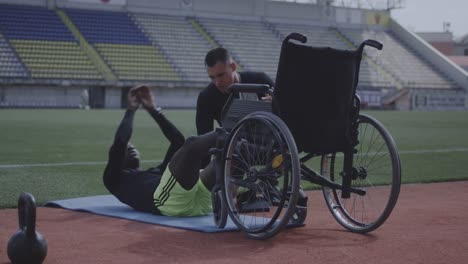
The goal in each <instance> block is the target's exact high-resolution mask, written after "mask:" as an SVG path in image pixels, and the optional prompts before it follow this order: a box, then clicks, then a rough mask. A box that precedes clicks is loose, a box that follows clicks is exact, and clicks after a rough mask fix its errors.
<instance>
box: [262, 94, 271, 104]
mask: <svg viewBox="0 0 468 264" xmlns="http://www.w3.org/2000/svg"><path fill="white" fill-rule="evenodd" d="M261 101H266V102H271V101H273V97H272V96H271V95H269V94H267V95H265V96H263V97H262V98H261Z"/></svg>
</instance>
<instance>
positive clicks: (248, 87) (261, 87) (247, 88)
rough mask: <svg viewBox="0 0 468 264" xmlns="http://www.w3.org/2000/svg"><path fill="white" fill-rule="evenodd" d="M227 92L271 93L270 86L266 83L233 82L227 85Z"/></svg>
mask: <svg viewBox="0 0 468 264" xmlns="http://www.w3.org/2000/svg"><path fill="white" fill-rule="evenodd" d="M228 92H229V93H267V94H272V93H273V91H272V90H271V89H270V86H268V85H266V84H254V83H235V84H232V85H231V86H229V87H228Z"/></svg>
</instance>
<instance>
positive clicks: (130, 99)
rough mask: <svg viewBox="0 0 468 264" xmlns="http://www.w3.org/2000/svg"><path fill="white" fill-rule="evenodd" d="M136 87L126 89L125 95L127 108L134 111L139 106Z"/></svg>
mask: <svg viewBox="0 0 468 264" xmlns="http://www.w3.org/2000/svg"><path fill="white" fill-rule="evenodd" d="M137 88H138V86H137V87H133V88H131V89H130V90H129V91H128V96H127V109H128V110H131V111H135V110H137V109H138V107H139V106H140V103H141V101H140V97H139V96H138V91H137Z"/></svg>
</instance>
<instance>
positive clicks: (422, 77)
mask: <svg viewBox="0 0 468 264" xmlns="http://www.w3.org/2000/svg"><path fill="white" fill-rule="evenodd" d="M340 31H341V32H342V33H343V34H344V35H345V36H347V37H348V38H349V39H350V40H351V41H352V42H353V43H355V44H357V43H360V42H362V40H364V39H368V38H372V39H375V40H378V41H380V42H381V43H382V44H383V45H384V47H385V48H384V50H382V51H380V52H379V51H375V50H372V49H368V50H366V54H367V55H368V56H370V57H371V58H372V59H373V60H375V61H377V62H378V63H379V64H381V65H383V66H384V67H385V68H386V69H387V70H388V71H389V72H391V73H392V74H393V75H394V76H396V77H397V78H398V79H399V80H401V82H402V83H403V85H404V86H405V87H408V88H430V89H434V88H435V89H437V88H439V89H440V88H442V89H447V88H455V85H454V84H453V83H452V82H451V81H450V80H449V79H448V78H447V77H445V76H443V75H442V74H441V73H439V72H438V70H437V69H436V68H435V67H433V66H431V65H430V64H429V63H428V62H427V61H425V60H424V59H423V58H422V57H420V56H419V55H418V54H417V52H415V51H413V50H411V49H410V48H409V47H407V46H406V45H405V43H403V42H402V41H399V40H398V38H397V37H396V36H394V35H393V34H392V33H391V32H388V31H383V30H365V29H345V28H341V29H340Z"/></svg>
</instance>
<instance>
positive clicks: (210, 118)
mask: <svg viewBox="0 0 468 264" xmlns="http://www.w3.org/2000/svg"><path fill="white" fill-rule="evenodd" d="M239 76H240V83H253V84H267V85H269V86H270V87H273V86H274V82H273V80H272V79H271V78H270V77H268V75H266V74H265V73H263V72H239ZM258 96H259V97H260V95H258ZM228 98H229V94H225V93H222V92H220V91H219V90H218V89H217V88H216V86H215V85H214V84H213V83H210V84H209V85H208V86H207V87H206V88H205V89H203V90H202V91H201V92H200V93H199V95H198V100H197V113H196V126H197V134H198V135H202V134H205V133H208V132H210V131H213V129H214V121H215V120H216V121H217V122H218V124H219V125H221V112H222V110H223V107H224V104H225V103H226V101H227V100H228Z"/></svg>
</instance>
